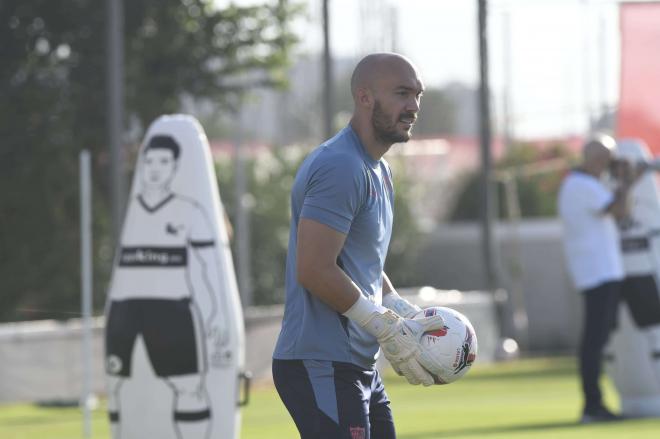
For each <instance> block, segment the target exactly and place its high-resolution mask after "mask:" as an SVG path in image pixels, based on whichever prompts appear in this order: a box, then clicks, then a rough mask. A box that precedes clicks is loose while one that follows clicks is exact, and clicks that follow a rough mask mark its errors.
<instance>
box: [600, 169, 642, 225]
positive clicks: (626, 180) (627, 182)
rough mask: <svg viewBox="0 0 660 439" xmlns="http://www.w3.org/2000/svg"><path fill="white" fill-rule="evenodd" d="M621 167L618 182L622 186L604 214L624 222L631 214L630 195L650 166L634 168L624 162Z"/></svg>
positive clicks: (618, 188) (615, 193)
mask: <svg viewBox="0 0 660 439" xmlns="http://www.w3.org/2000/svg"><path fill="white" fill-rule="evenodd" d="M619 166H620V167H621V169H620V170H619V171H618V172H617V174H618V175H617V180H619V181H620V184H619V187H617V189H616V191H615V192H614V199H613V200H612V202H611V203H610V204H608V205H607V206H605V209H603V214H612V215H613V216H614V217H615V218H616V219H617V220H622V219H624V218H626V217H627V216H628V215H629V213H630V212H629V209H630V206H629V204H628V193H629V192H630V189H631V188H632V186H633V185H634V184H635V183H636V182H637V180H639V179H640V177H641V176H642V175H644V173H645V172H646V171H647V170H648V169H649V166H648V165H647V164H646V163H643V162H642V163H639V164H637V165H636V166H635V167H634V168H633V166H632V165H631V164H630V163H629V162H628V161H627V160H622V161H621V163H620V165H619Z"/></svg>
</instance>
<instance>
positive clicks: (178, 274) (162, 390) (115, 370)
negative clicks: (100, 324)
mask: <svg viewBox="0 0 660 439" xmlns="http://www.w3.org/2000/svg"><path fill="white" fill-rule="evenodd" d="M227 229H228V224H227V223H226V216H225V213H224V208H223V205H222V201H221V198H220V194H219V191H218V187H217V180H216V175H215V170H214V166H213V160H212V157H211V152H210V148H209V144H208V140H207V138H206V135H205V133H204V131H203V129H202V127H201V125H200V124H199V123H198V122H197V120H196V119H194V118H193V117H190V116H186V115H167V116H161V117H159V118H158V119H157V120H156V121H154V122H153V124H152V125H151V126H150V127H149V129H148V131H147V134H146V136H145V138H144V141H143V143H142V145H141V147H140V151H139V153H138V156H137V161H136V166H135V171H134V177H133V183H132V186H131V191H130V197H129V199H128V202H127V207H126V216H125V219H124V223H123V227H122V233H121V238H120V243H119V245H118V248H117V250H116V255H115V262H114V267H113V273H112V277H111V283H110V287H109V291H108V298H107V299H108V300H107V305H106V346H105V348H106V382H107V392H108V412H109V417H110V421H111V422H110V425H111V430H112V438H113V439H144V438H159V439H198V438H199V439H210V438H227V439H233V438H238V437H239V426H240V411H239V409H238V399H239V384H240V379H239V375H240V374H241V373H242V371H243V367H244V333H243V327H244V326H243V316H242V311H241V306H240V299H239V295H238V289H237V285H236V278H235V273H234V267H233V262H232V256H231V250H230V247H229V238H228V230H227Z"/></svg>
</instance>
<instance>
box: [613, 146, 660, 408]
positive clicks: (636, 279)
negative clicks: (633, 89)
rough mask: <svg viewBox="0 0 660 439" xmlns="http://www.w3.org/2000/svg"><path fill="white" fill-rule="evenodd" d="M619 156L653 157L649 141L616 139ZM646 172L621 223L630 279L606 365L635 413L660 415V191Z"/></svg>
mask: <svg viewBox="0 0 660 439" xmlns="http://www.w3.org/2000/svg"><path fill="white" fill-rule="evenodd" d="M617 155H618V157H619V158H625V159H627V160H629V161H630V162H632V163H636V162H639V161H650V160H651V159H652V157H651V156H650V154H649V151H648V148H647V147H646V145H645V144H644V143H643V142H641V141H639V140H634V139H624V140H621V141H619V142H617ZM657 178H658V174H657V173H656V172H654V171H651V170H650V171H647V172H646V173H645V174H643V175H642V176H641V177H640V179H639V180H638V181H637V182H636V183H635V184H634V186H633V187H632V189H631V192H630V193H629V202H630V217H629V218H628V219H627V220H624V221H621V222H620V223H619V230H620V234H621V248H622V254H623V263H624V269H625V273H626V278H625V280H624V283H623V291H622V296H623V298H622V300H621V305H620V306H619V314H618V324H617V328H616V330H615V331H614V333H613V334H612V337H611V339H610V343H609V346H608V347H607V349H606V354H605V359H606V370H607V372H608V374H609V375H610V377H611V378H612V381H613V382H614V385H615V387H616V388H617V390H618V392H619V395H620V399H621V410H622V413H623V414H624V415H627V416H631V417H638V416H639V417H642V416H660V324H658V323H660V292H659V291H658V285H659V284H658V279H660V191H659V190H658V183H657Z"/></svg>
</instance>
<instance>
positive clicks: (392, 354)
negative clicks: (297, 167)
mask: <svg viewBox="0 0 660 439" xmlns="http://www.w3.org/2000/svg"><path fill="white" fill-rule="evenodd" d="M345 240H346V235H344V234H343V233H340V232H337V231H336V230H334V229H332V228H331V227H329V226H326V225H324V224H321V223H319V222H317V221H314V220H310V219H306V218H301V219H300V222H299V223H298V244H297V247H296V251H297V265H296V275H297V278H298V282H299V283H300V284H301V285H302V286H303V287H304V288H305V289H306V290H307V291H309V292H310V293H311V294H313V295H314V296H316V297H318V298H319V299H320V300H321V301H323V302H324V303H326V304H327V305H328V306H330V307H331V308H333V309H334V310H336V311H339V312H340V313H342V314H343V315H344V316H345V317H347V318H349V319H350V320H352V321H353V322H355V323H357V324H358V325H360V326H361V327H362V328H364V330H365V331H367V332H368V333H370V334H371V335H373V336H374V337H375V338H376V339H377V340H378V343H379V344H380V346H381V347H382V348H383V353H384V354H385V357H386V358H387V359H388V360H389V361H390V363H391V364H392V366H393V367H394V370H396V371H397V372H398V373H399V374H401V375H404V376H405V377H406V379H407V380H408V382H410V383H411V384H420V383H423V384H424V385H426V386H429V385H431V384H433V377H432V376H431V375H430V374H429V373H428V372H427V371H426V370H425V369H424V367H430V366H431V364H430V363H428V362H426V359H424V358H422V355H421V347H420V345H419V339H420V337H421V335H422V334H423V333H424V332H426V331H428V330H431V329H439V328H441V327H443V326H444V321H443V320H442V318H441V317H440V316H433V317H429V318H422V319H419V320H416V321H415V322H414V324H411V323H410V321H408V320H405V319H403V318H402V317H401V316H399V315H397V314H395V313H394V312H392V311H390V310H387V309H386V308H384V307H383V306H380V305H377V304H375V303H373V302H372V301H370V300H369V299H367V298H366V297H364V296H363V295H362V292H361V291H360V288H359V287H358V286H357V285H356V284H355V282H353V281H352V280H351V279H350V278H349V277H348V276H347V275H346V273H344V271H343V270H342V269H341V268H340V267H339V265H337V257H338V256H339V253H340V252H341V249H342V247H343V246H344V241H345ZM388 282H389V280H388ZM389 287H391V283H390V284H389ZM389 287H388V288H389ZM390 294H392V293H391V292H390ZM437 317H439V318H437ZM422 362H425V364H421V363H422Z"/></svg>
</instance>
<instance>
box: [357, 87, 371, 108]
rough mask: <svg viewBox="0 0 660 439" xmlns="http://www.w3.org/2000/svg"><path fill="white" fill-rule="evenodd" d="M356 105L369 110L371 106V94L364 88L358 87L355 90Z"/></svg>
mask: <svg viewBox="0 0 660 439" xmlns="http://www.w3.org/2000/svg"><path fill="white" fill-rule="evenodd" d="M356 95H357V99H356V101H357V103H358V105H359V106H360V107H366V108H371V107H372V106H373V102H374V98H373V93H372V92H371V90H369V89H368V88H366V87H360V88H358V89H357V90H356Z"/></svg>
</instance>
